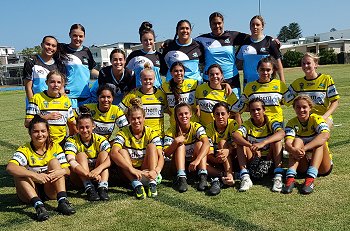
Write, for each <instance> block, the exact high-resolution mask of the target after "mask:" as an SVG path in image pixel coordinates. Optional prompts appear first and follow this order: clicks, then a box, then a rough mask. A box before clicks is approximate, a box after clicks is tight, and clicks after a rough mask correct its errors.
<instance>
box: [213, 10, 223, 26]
mask: <svg viewBox="0 0 350 231" xmlns="http://www.w3.org/2000/svg"><path fill="white" fill-rule="evenodd" d="M216 17H219V18H221V19H222V21H224V16H223V15H222V14H221V13H219V12H214V13H212V14H211V15H210V16H209V23H211V21H212V20H214V18H216Z"/></svg>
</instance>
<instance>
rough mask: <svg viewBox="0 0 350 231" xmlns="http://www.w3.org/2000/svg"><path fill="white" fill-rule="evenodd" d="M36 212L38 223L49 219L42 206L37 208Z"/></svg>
mask: <svg viewBox="0 0 350 231" xmlns="http://www.w3.org/2000/svg"><path fill="white" fill-rule="evenodd" d="M35 211H36V219H37V220H38V221H46V220H47V219H49V213H48V212H47V210H46V208H45V207H44V206H43V205H42V206H38V207H36V208H35Z"/></svg>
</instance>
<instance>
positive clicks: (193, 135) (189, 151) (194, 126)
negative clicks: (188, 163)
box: [164, 121, 208, 158]
mask: <svg viewBox="0 0 350 231" xmlns="http://www.w3.org/2000/svg"><path fill="white" fill-rule="evenodd" d="M176 137H177V132H176V127H175V126H171V127H170V128H169V129H168V130H167V131H166V132H165V137H164V149H166V148H168V147H169V146H170V145H171V144H172V143H173V142H174V139H175V138H176ZM185 137H186V140H185V142H184V145H185V147H186V158H189V157H192V155H193V152H194V144H195V143H196V142H197V141H200V140H201V139H202V138H203V137H208V136H207V133H206V132H205V129H204V127H203V126H202V125H201V124H199V123H197V122H192V121H191V122H190V129H189V131H188V133H186V134H185Z"/></svg>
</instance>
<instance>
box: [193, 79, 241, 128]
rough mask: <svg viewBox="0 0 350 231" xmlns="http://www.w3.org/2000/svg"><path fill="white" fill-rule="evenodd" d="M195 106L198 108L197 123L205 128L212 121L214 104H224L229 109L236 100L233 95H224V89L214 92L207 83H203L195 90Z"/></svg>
mask: <svg viewBox="0 0 350 231" xmlns="http://www.w3.org/2000/svg"><path fill="white" fill-rule="evenodd" d="M195 96H196V104H197V105H198V106H199V108H200V112H201V113H200V115H201V116H200V118H199V122H200V123H201V124H202V125H203V126H204V127H206V126H207V125H208V124H210V123H211V122H213V121H214V116H213V113H212V111H213V107H214V105H215V104H216V103H219V102H225V103H227V104H228V105H229V106H230V108H231V107H232V105H233V104H235V103H236V102H237V101H238V100H237V97H236V95H235V94H234V93H232V94H231V95H226V93H225V89H222V90H215V89H212V88H211V87H210V86H209V83H203V84H201V85H200V86H199V87H197V89H196V95H195Z"/></svg>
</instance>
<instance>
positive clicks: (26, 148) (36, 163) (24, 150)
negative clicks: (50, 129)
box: [9, 142, 69, 173]
mask: <svg viewBox="0 0 350 231" xmlns="http://www.w3.org/2000/svg"><path fill="white" fill-rule="evenodd" d="M54 158H57V159H58V161H59V162H60V164H61V167H62V168H68V167H69V164H68V162H67V159H66V155H65V154H64V152H63V150H62V148H61V146H60V145H59V144H58V143H55V142H53V143H52V146H51V148H49V149H48V150H46V152H45V153H44V154H43V155H39V154H38V153H36V152H35V151H34V150H33V147H32V144H31V143H26V144H25V145H23V146H20V147H19V148H18V149H17V151H16V152H15V153H14V154H13V157H12V159H11V160H10V161H9V163H14V164H16V165H18V166H23V167H25V168H26V169H28V170H30V171H33V172H37V173H43V172H46V171H47V170H48V164H49V162H50V160H52V159H54Z"/></svg>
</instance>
